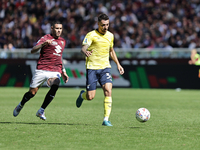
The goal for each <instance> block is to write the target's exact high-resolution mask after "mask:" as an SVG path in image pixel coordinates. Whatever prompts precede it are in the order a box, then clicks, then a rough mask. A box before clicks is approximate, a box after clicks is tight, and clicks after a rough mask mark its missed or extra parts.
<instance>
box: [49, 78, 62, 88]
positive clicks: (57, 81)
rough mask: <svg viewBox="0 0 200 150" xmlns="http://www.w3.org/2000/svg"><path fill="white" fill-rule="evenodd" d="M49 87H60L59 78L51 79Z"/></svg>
mask: <svg viewBox="0 0 200 150" xmlns="http://www.w3.org/2000/svg"><path fill="white" fill-rule="evenodd" d="M47 84H48V86H50V87H51V86H52V85H59V84H60V79H59V78H50V79H48V81H47Z"/></svg>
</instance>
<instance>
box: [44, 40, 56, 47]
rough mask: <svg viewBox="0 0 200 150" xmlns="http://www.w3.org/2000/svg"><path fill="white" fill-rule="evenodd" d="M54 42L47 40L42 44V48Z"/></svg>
mask: <svg viewBox="0 0 200 150" xmlns="http://www.w3.org/2000/svg"><path fill="white" fill-rule="evenodd" d="M52 41H53V40H46V41H45V42H44V43H43V44H42V46H45V45H49V44H51V43H52Z"/></svg>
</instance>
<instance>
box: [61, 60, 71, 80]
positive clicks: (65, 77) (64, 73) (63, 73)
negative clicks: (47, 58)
mask: <svg viewBox="0 0 200 150" xmlns="http://www.w3.org/2000/svg"><path fill="white" fill-rule="evenodd" d="M62 78H63V81H64V82H65V83H67V82H68V80H69V76H68V75H67V73H66V70H65V66H64V63H63V58H62Z"/></svg>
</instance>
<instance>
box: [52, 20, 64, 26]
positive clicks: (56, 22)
mask: <svg viewBox="0 0 200 150" xmlns="http://www.w3.org/2000/svg"><path fill="white" fill-rule="evenodd" d="M55 24H62V23H61V22H60V21H58V20H54V21H53V22H51V26H55Z"/></svg>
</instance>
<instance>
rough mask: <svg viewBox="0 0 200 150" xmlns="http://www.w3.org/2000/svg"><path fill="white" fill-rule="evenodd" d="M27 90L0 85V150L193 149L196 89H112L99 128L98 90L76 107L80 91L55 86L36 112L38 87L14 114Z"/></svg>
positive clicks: (199, 125) (199, 123)
mask: <svg viewBox="0 0 200 150" xmlns="http://www.w3.org/2000/svg"><path fill="white" fill-rule="evenodd" d="M27 90H28V88H5V87H3V88H0V93H1V94H0V114H1V115H0V150H13V149H14V150H102V149H108V150H139V149H140V150H198V149H199V148H200V142H199V139H200V109H199V108H200V91H199V90H181V91H176V90H175V89H121V88H113V93H112V94H113V96H112V97H113V105H112V106H113V107H112V112H111V116H110V121H111V122H112V124H113V127H105V126H102V125H101V124H102V121H103V111H104V110H103V99H104V96H103V92H102V89H100V88H98V89H97V93H96V97H95V99H94V100H92V101H91V102H88V101H84V102H83V105H82V106H81V107H80V108H76V106H75V101H76V98H77V96H78V94H79V92H80V90H81V89H77V88H60V89H59V90H58V92H57V95H56V97H55V98H54V100H53V101H52V103H51V104H50V105H49V106H48V107H47V109H46V110H45V113H46V114H45V115H46V117H47V120H46V121H43V120H40V119H39V118H38V117H36V116H35V114H36V112H37V110H38V109H39V108H40V106H41V104H42V102H43V99H44V96H45V95H46V93H47V91H48V88H45V87H42V88H41V89H40V90H39V91H38V93H37V95H36V96H35V97H34V98H32V99H31V100H30V101H29V102H28V103H27V104H26V105H25V107H24V108H23V109H22V111H21V113H20V114H19V116H17V117H13V115H12V113H13V109H14V108H15V107H16V105H17V104H18V103H19V102H20V100H21V98H22V96H23V94H24V93H25V92H26V91H27ZM140 107H146V108H147V109H148V110H149V111H150V113H151V118H150V120H149V121H148V122H145V123H140V122H138V121H137V120H136V119H135V112H136V110H137V109H138V108H140Z"/></svg>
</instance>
